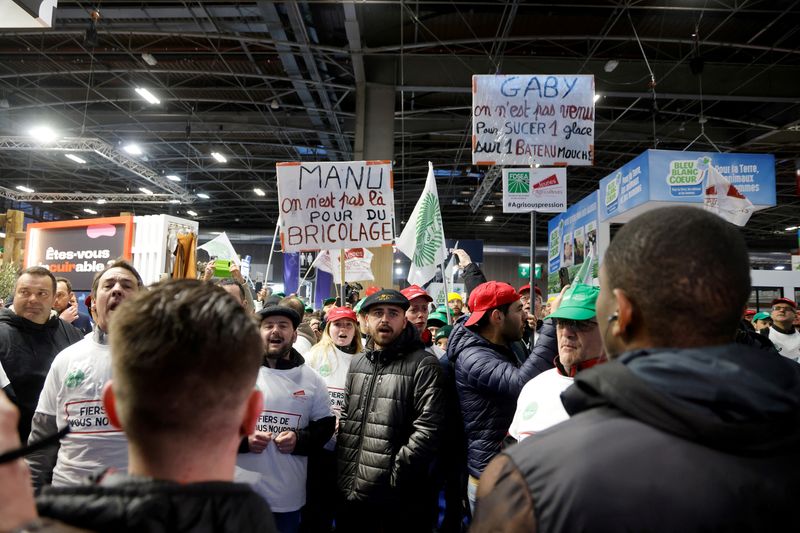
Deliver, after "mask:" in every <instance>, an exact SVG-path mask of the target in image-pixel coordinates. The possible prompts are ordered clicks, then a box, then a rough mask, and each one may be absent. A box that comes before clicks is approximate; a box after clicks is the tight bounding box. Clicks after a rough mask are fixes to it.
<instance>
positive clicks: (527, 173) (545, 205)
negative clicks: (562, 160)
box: [503, 168, 567, 213]
mask: <svg viewBox="0 0 800 533" xmlns="http://www.w3.org/2000/svg"><path fill="white" fill-rule="evenodd" d="M566 209H567V169H566V168H504V169H503V213H529V212H531V211H536V212H538V213H562V212H564V211H565V210H566Z"/></svg>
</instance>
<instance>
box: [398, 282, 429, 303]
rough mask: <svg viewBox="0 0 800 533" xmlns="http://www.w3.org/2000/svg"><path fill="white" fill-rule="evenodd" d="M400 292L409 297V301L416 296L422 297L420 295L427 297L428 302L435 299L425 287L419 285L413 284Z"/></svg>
mask: <svg viewBox="0 0 800 533" xmlns="http://www.w3.org/2000/svg"><path fill="white" fill-rule="evenodd" d="M400 294H402V295H403V296H405V297H406V298H408V301H409V302H410V301H411V300H413V299H414V298H420V297H422V298H425V300H427V301H428V302H432V301H433V298H431V296H430V295H429V294H428V293H427V292H425V289H423V288H422V287H420V286H419V285H411V286H410V287H406V288H405V289H403V290H402V291H400Z"/></svg>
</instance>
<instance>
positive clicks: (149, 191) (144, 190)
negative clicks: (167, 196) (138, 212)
mask: <svg viewBox="0 0 800 533" xmlns="http://www.w3.org/2000/svg"><path fill="white" fill-rule="evenodd" d="M139 190H140V191H142V192H143V193H145V194H153V191H151V190H150V189H148V188H147V187H139Z"/></svg>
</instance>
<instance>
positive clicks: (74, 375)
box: [64, 370, 86, 389]
mask: <svg viewBox="0 0 800 533" xmlns="http://www.w3.org/2000/svg"><path fill="white" fill-rule="evenodd" d="M84 379H86V374H84V373H83V370H74V371H72V372H70V373H69V374H68V375H67V379H66V380H65V381H64V384H65V385H66V386H67V388H68V389H74V388H75V387H77V386H78V385H80V384H81V383H83V380H84Z"/></svg>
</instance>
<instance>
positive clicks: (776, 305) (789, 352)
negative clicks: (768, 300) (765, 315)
mask: <svg viewBox="0 0 800 533" xmlns="http://www.w3.org/2000/svg"><path fill="white" fill-rule="evenodd" d="M770 316H771V317H772V326H770V327H769V328H766V329H762V330H761V333H762V334H763V335H766V336H767V337H769V340H770V341H772V344H774V345H775V349H776V350H778V353H780V354H781V355H782V356H784V357H788V358H789V359H791V360H793V361H797V362H800V332H798V331H796V330H795V328H794V319H795V317H796V316H797V303H796V302H795V301H794V300H790V299H789V298H775V299H774V300H772V314H771V315H770Z"/></svg>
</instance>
